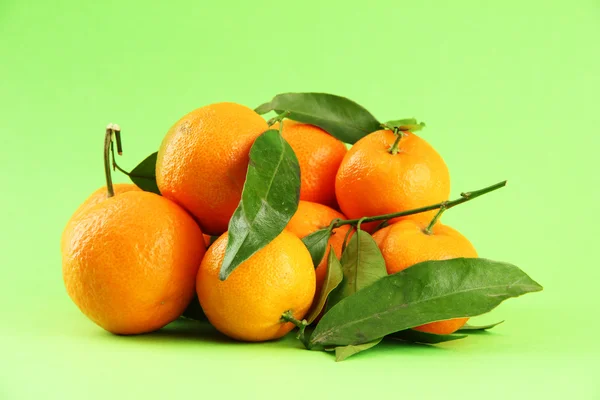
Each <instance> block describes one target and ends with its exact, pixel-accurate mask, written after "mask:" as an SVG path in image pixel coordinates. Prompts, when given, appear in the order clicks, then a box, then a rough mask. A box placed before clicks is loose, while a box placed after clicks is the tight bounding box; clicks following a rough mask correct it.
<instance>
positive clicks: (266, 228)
mask: <svg viewBox="0 0 600 400" xmlns="http://www.w3.org/2000/svg"><path fill="white" fill-rule="evenodd" d="M299 199H300V166H299V165H298V159H297V158H296V154H294V151H293V150H292V148H291V147H290V145H289V144H288V143H287V142H286V141H285V139H284V138H283V137H282V136H281V135H280V134H279V132H278V131H276V130H268V131H266V132H265V133H263V134H262V135H260V136H259V137H258V138H257V139H256V141H255V142H254V144H253V145H252V148H251V149H250V162H249V163H248V172H247V174H246V182H245V183H244V189H243V191H242V199H241V200H240V204H239V205H238V207H237V209H236V210H235V212H234V214H233V216H232V217H231V220H230V221H229V230H228V231H229V237H228V242H227V249H226V251H225V258H224V259H223V264H222V265H221V270H220V273H219V278H220V279H221V280H225V279H227V277H228V276H229V274H231V272H233V270H234V269H235V268H237V267H238V265H240V264H241V263H243V262H244V261H246V260H247V259H248V258H250V257H251V256H252V255H253V254H254V253H256V252H257V251H259V250H260V249H262V248H263V247H265V246H266V245H267V244H269V243H270V242H271V241H272V240H273V239H275V238H276V237H277V236H278V235H279V234H280V233H281V232H282V231H283V229H284V228H285V227H286V225H287V224H288V222H289V220H290V219H291V218H292V216H293V215H294V213H295V212H296V210H297V209H298V200H299Z"/></svg>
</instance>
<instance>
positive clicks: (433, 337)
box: [387, 329, 468, 344]
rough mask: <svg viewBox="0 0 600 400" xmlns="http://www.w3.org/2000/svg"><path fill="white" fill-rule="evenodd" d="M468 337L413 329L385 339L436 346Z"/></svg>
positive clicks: (393, 334)
mask: <svg viewBox="0 0 600 400" xmlns="http://www.w3.org/2000/svg"><path fill="white" fill-rule="evenodd" d="M467 336H468V335H456V334H452V335H437V334H435V333H427V332H421V331H416V330H414V329H406V330H403V331H400V332H396V333H392V334H391V335H388V336H387V337H389V338H391V339H394V340H403V341H405V342H414V343H427V344H436V343H442V342H449V341H452V340H458V339H464V338H466V337H467Z"/></svg>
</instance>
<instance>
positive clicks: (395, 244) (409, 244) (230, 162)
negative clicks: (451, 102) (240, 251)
mask: <svg viewBox="0 0 600 400" xmlns="http://www.w3.org/2000/svg"><path fill="white" fill-rule="evenodd" d="M279 115H280V116H281V117H280V118H275V119H274V120H272V121H270V124H271V125H269V123H268V122H267V120H266V119H265V118H263V117H262V116H261V115H259V114H258V113H257V112H255V111H254V110H252V109H250V108H248V107H246V106H243V105H239V104H235V103H218V104H212V105H208V106H205V107H201V108H198V109H196V110H194V111H192V112H190V113H188V114H187V115H185V116H183V117H182V118H181V119H180V120H179V121H177V122H176V123H175V124H174V125H173V126H172V127H171V128H170V129H169V131H168V132H167V134H166V136H165V137H164V140H163V141H162V144H161V146H160V149H159V151H158V154H157V156H156V163H155V166H154V165H152V169H153V172H154V171H155V182H156V186H157V188H158V190H154V192H155V193H153V192H152V191H147V190H142V188H140V187H138V186H137V185H134V184H113V183H112V179H111V177H110V173H111V171H110V170H111V166H110V162H109V153H110V152H111V151H112V153H110V154H112V157H113V163H114V149H113V140H114V138H115V136H118V135H119V134H120V131H119V128H118V127H117V126H113V125H111V126H109V128H108V129H107V133H106V141H105V167H106V173H107V186H106V187H102V188H100V189H99V190H97V191H96V192H95V193H93V194H92V195H91V197H89V198H88V199H87V200H86V201H85V202H84V203H83V204H82V205H81V206H80V207H79V209H77V211H76V212H75V213H74V215H73V216H72V217H71V219H70V220H69V222H68V224H67V226H66V228H65V230H64V233H63V235H62V240H61V250H62V256H63V277H64V283H65V286H66V289H67V292H68V294H69V296H70V297H71V299H72V300H73V301H74V303H75V304H76V305H77V306H78V307H79V309H80V310H81V311H82V312H83V313H84V314H85V315H86V316H87V317H88V318H89V319H91V320H92V321H93V322H95V323H96V324H97V325H99V326H101V327H102V328H104V329H106V330H107V331H109V332H112V333H115V334H123V335H130V334H141V333H145V332H151V331H154V330H157V329H160V328H161V327H163V326H165V325H167V324H169V323H170V322H172V321H174V320H175V319H177V318H179V317H180V316H181V315H182V313H183V312H184V310H185V309H186V307H188V306H189V305H190V303H193V302H199V304H200V306H201V308H202V310H203V312H204V314H205V315H206V317H207V319H208V321H209V322H210V323H211V324H212V325H213V326H214V327H215V328H216V329H217V330H218V331H220V332H222V333H223V334H225V335H227V336H229V337H231V338H234V339H237V340H241V341H267V340H272V339H276V338H279V337H282V336H284V335H285V334H287V333H288V332H289V331H290V330H292V329H293V328H294V324H293V323H291V322H289V318H288V319H287V320H285V319H282V314H284V313H285V312H290V311H291V316H293V317H291V319H295V320H302V319H303V318H304V317H305V316H306V315H307V313H308V312H309V310H311V307H314V303H315V302H316V300H317V298H318V297H319V293H321V291H322V288H323V285H324V280H325V279H326V278H325V277H326V274H327V268H328V263H327V260H328V258H329V257H328V254H325V255H324V256H323V257H322V258H320V259H319V260H317V263H316V264H317V265H314V264H315V262H314V259H313V257H311V253H310V252H309V249H307V247H306V245H305V243H304V242H303V241H302V239H303V238H306V237H307V236H308V235H310V234H311V233H314V232H315V231H317V230H320V229H323V228H326V227H328V226H335V228H334V229H332V231H331V235H330V237H329V239H328V245H327V252H329V251H330V250H329V249H332V250H333V252H334V253H335V255H336V256H337V258H338V259H339V258H340V257H342V253H343V251H344V248H345V247H346V245H347V242H348V240H349V238H351V237H352V235H353V234H355V232H356V224H353V223H348V224H344V223H343V221H351V220H357V219H360V218H362V217H367V216H377V215H384V214H390V213H397V212H402V211H405V210H412V209H418V208H420V207H425V206H428V205H431V204H436V203H443V202H444V201H446V200H448V198H449V195H450V175H449V172H448V168H447V166H446V164H445V163H444V160H443V159H442V157H441V156H440V155H439V154H438V153H437V152H436V150H435V149H434V148H433V147H432V146H431V145H430V144H429V143H427V141H425V140H424V139H423V138H421V137H420V136H418V135H417V134H415V133H414V132H413V131H411V130H409V129H393V128H390V127H385V126H383V125H382V126H381V127H380V128H379V129H376V130H374V131H372V132H365V133H364V137H362V138H360V140H357V141H356V142H355V143H354V144H353V145H352V146H351V147H350V146H347V145H346V144H345V143H343V142H342V141H341V140H339V139H337V138H336V137H334V136H332V135H331V134H330V133H328V132H327V131H326V130H324V129H321V128H320V127H318V126H317V125H319V124H309V123H302V122H298V121H294V120H293V114H289V113H288V114H285V113H282V112H281V111H280V112H279ZM286 115H288V116H289V117H288V118H286V117H285V116H286ZM269 129H272V130H276V131H279V132H280V134H281V135H282V137H283V139H285V141H286V143H288V144H289V146H291V148H292V149H293V152H294V153H295V155H296V157H297V161H298V165H299V169H300V171H299V176H300V187H299V193H290V196H292V197H293V196H298V197H299V201H297V202H296V204H297V209H296V210H294V212H293V215H291V218H290V219H289V222H288V223H287V226H286V227H285V229H283V230H282V231H281V233H279V234H278V235H277V236H276V237H275V238H274V239H273V240H271V241H270V242H269V243H267V244H266V245H264V246H262V247H260V248H257V249H256V251H255V252H254V253H253V254H252V255H251V256H250V257H248V258H247V259H245V260H244V261H243V262H241V263H240V264H239V265H238V266H237V268H236V269H235V270H233V271H232V272H231V274H230V275H229V276H228V277H227V279H224V280H223V279H222V276H221V277H220V275H219V273H220V269H221V265H222V263H223V260H224V258H225V256H226V252H227V251H228V250H227V244H228V229H232V227H231V220H232V215H233V214H234V212H236V209H238V208H242V209H243V208H244V206H245V205H244V204H243V201H242V202H241V201H240V200H241V198H242V194H243V191H244V190H248V191H250V190H252V188H250V187H245V182H246V176H247V173H248V168H249V164H252V163H249V153H250V151H251V148H252V146H253V143H254V142H255V141H256V140H257V138H258V137H259V136H260V135H261V134H263V133H264V132H265V131H267V130H269ZM117 139H118V141H120V137H117ZM118 144H119V147H120V143H118ZM348 147H349V149H348ZM119 150H120V149H119ZM276 161H277V160H266V162H276ZM115 165H116V163H115ZM151 175H152V174H150V176H148V177H146V178H149V179H154V177H153V176H151ZM132 178H133V177H132ZM264 184H265V185H269V184H270V182H264ZM270 189H271V190H274V189H273V188H270ZM275 189H276V188H275ZM264 202H268V199H267V200H264ZM261 210H262V211H260V212H259V213H258V214H259V216H258V217H260V214H261V212H263V213H265V216H264V218H269V215H268V212H269V207H264V209H261ZM440 215H441V212H440V211H438V210H436V209H433V210H430V211H427V212H420V213H415V214H412V215H408V216H405V217H399V218H392V219H389V220H385V221H384V220H380V221H372V222H365V223H363V224H362V226H360V229H362V230H363V231H366V232H369V233H370V234H372V237H373V239H374V240H375V242H376V243H377V246H378V247H379V249H380V251H381V254H382V255H383V258H384V260H385V266H386V269H387V273H388V274H395V273H397V272H399V271H402V270H404V269H407V268H410V267H411V266H413V265H415V264H417V263H420V262H423V261H427V260H444V259H452V258H458V257H477V252H476V250H475V248H474V247H473V245H472V244H471V243H470V242H469V240H467V238H465V237H464V236H463V235H461V234H460V233H459V232H458V231H456V230H455V229H453V228H451V227H449V226H447V225H443V224H442V223H441V222H440V220H439V217H440ZM258 217H257V218H258ZM332 221H337V223H336V224H334V225H332ZM340 222H341V223H340ZM382 222H383V223H382ZM466 320H467V318H453V319H449V320H444V321H434V322H431V323H428V324H426V325H421V326H416V327H414V329H415V330H417V331H421V332H428V333H432V334H451V333H453V332H455V331H456V330H458V329H459V328H461V327H462V326H463V325H464V324H465V322H466Z"/></svg>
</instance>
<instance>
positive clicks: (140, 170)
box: [129, 152, 160, 194]
mask: <svg viewBox="0 0 600 400" xmlns="http://www.w3.org/2000/svg"><path fill="white" fill-rule="evenodd" d="M157 155H158V152H156V153H152V154H150V155H149V156H148V157H146V159H145V160H144V161H142V162H141V163H139V164H138V166H137V167H135V168H134V169H133V170H131V172H130V173H129V179H131V181H132V182H133V183H135V184H136V185H137V186H138V187H139V188H140V189H142V190H144V191H146V192H152V193H156V194H160V191H159V190H158V186H157V185H156V157H157Z"/></svg>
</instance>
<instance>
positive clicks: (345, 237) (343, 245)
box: [340, 221, 353, 254]
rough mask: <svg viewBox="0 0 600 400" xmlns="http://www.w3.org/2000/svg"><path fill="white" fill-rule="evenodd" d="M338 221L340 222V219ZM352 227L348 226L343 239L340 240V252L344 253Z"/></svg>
mask: <svg viewBox="0 0 600 400" xmlns="http://www.w3.org/2000/svg"><path fill="white" fill-rule="evenodd" d="M340 222H342V221H340ZM340 226H341V225H340ZM352 229H353V228H350V229H348V230H347V231H346V235H345V236H344V241H343V242H342V254H343V253H344V251H346V245H347V244H348V239H349V238H350V235H351V234H352Z"/></svg>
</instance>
